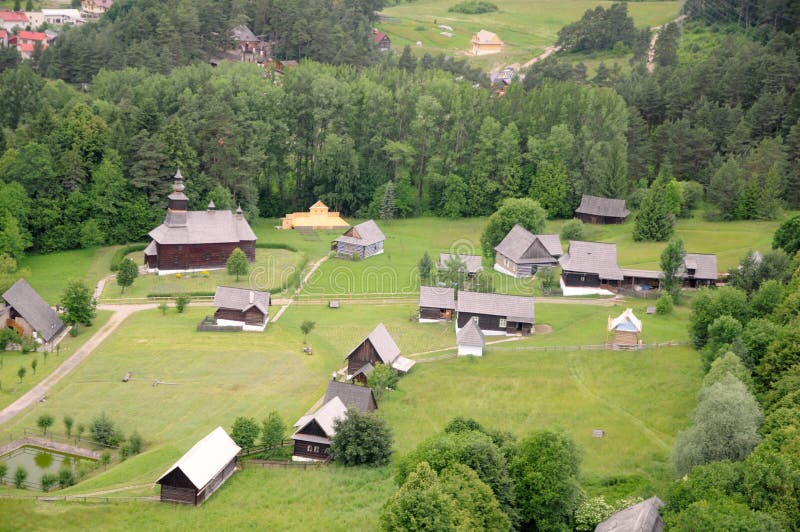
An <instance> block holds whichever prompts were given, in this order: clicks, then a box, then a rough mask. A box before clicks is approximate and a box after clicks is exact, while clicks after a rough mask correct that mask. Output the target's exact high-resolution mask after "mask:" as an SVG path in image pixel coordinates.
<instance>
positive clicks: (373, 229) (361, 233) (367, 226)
mask: <svg viewBox="0 0 800 532" xmlns="http://www.w3.org/2000/svg"><path fill="white" fill-rule="evenodd" d="M383 240H386V237H385V236H384V235H383V232H382V231H381V230H380V228H379V227H378V224H376V223H375V220H367V221H366V222H362V223H360V224H358V225H356V226H353V227H351V228H350V229H348V230H347V231H346V232H345V233H344V234H343V235H342V236H340V237H339V238H337V239H336V242H344V243H346V244H354V245H357V246H370V245H372V244H375V243H377V242H381V241H383Z"/></svg>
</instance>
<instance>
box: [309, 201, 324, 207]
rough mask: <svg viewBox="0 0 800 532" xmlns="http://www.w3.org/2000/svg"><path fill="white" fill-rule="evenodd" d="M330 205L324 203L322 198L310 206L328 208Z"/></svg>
mask: <svg viewBox="0 0 800 532" xmlns="http://www.w3.org/2000/svg"><path fill="white" fill-rule="evenodd" d="M327 208H328V206H327V205H325V204H324V203H322V200H318V201H317V202H316V203H315V204H314V205H312V206H311V207H309V209H327Z"/></svg>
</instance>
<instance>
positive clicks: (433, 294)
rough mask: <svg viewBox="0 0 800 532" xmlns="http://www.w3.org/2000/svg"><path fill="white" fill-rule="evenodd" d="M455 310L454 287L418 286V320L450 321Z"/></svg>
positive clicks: (428, 321)
mask: <svg viewBox="0 0 800 532" xmlns="http://www.w3.org/2000/svg"><path fill="white" fill-rule="evenodd" d="M455 311H456V290H455V288H444V287H438V286H420V287H419V322H420V323H433V322H437V321H450V320H452V319H453V314H455Z"/></svg>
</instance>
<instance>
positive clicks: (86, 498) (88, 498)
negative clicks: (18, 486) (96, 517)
mask: <svg viewBox="0 0 800 532" xmlns="http://www.w3.org/2000/svg"><path fill="white" fill-rule="evenodd" d="M0 499H25V500H31V501H43V502H57V501H67V502H104V503H111V502H131V501H147V502H159V501H160V499H159V497H124V496H120V497H106V496H103V495H7V494H3V495H0Z"/></svg>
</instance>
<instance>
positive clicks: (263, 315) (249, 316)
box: [214, 286, 270, 331]
mask: <svg viewBox="0 0 800 532" xmlns="http://www.w3.org/2000/svg"><path fill="white" fill-rule="evenodd" d="M269 303H270V295H269V292H259V291H256V290H250V289H248V288H233V287H230V286H218V287H217V291H216V293H215V294H214V306H215V307H217V310H216V312H214V317H215V318H216V319H217V325H241V326H242V329H243V330H245V331H263V330H264V328H265V327H266V326H267V321H268V320H269Z"/></svg>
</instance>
